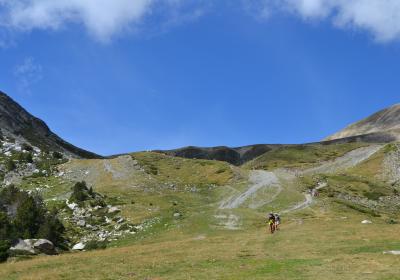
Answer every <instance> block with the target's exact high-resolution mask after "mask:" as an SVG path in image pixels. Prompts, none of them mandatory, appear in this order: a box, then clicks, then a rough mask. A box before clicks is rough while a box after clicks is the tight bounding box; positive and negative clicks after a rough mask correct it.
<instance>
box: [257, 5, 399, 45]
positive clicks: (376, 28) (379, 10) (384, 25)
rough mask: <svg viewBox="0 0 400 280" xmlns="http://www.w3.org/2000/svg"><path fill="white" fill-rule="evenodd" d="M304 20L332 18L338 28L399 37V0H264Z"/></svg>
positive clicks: (272, 7)
mask: <svg viewBox="0 0 400 280" xmlns="http://www.w3.org/2000/svg"><path fill="white" fill-rule="evenodd" d="M263 3H264V5H265V7H267V8H269V9H270V10H274V11H275V10H277V9H278V10H280V11H284V12H289V13H292V14H295V15H298V16H300V17H302V18H303V19H304V20H324V19H327V20H330V21H332V23H333V24H334V25H335V26H336V27H339V28H351V29H361V30H365V31H368V32H370V33H372V34H373V36H374V38H375V39H376V40H377V41H380V42H388V41H392V40H398V39H400V0H263Z"/></svg>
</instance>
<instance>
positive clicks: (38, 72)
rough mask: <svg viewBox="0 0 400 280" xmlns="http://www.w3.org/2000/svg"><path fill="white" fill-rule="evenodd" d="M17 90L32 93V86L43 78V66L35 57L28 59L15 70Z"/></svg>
mask: <svg viewBox="0 0 400 280" xmlns="http://www.w3.org/2000/svg"><path fill="white" fill-rule="evenodd" d="M14 76H15V77H16V79H17V83H18V84H17V88H18V90H19V91H21V92H24V93H28V94H29V93H31V86H32V85H33V84H35V83H37V82H39V81H40V80H41V79H42V78H43V70H42V66H41V65H40V64H39V63H37V62H36V61H35V59H34V58H33V57H27V58H25V59H24V61H23V62H22V63H21V64H18V65H17V66H15V68H14Z"/></svg>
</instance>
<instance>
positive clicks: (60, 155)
mask: <svg viewBox="0 0 400 280" xmlns="http://www.w3.org/2000/svg"><path fill="white" fill-rule="evenodd" d="M63 157H64V156H63V154H62V153H59V152H53V158H54V159H63Z"/></svg>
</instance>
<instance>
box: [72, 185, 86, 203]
mask: <svg viewBox="0 0 400 280" xmlns="http://www.w3.org/2000/svg"><path fill="white" fill-rule="evenodd" d="M89 197H90V196H89V190H88V188H87V185H86V182H85V181H82V182H77V183H76V184H75V185H74V186H73V187H72V194H71V198H70V200H71V201H74V202H82V201H85V200H87V199H88V198H89Z"/></svg>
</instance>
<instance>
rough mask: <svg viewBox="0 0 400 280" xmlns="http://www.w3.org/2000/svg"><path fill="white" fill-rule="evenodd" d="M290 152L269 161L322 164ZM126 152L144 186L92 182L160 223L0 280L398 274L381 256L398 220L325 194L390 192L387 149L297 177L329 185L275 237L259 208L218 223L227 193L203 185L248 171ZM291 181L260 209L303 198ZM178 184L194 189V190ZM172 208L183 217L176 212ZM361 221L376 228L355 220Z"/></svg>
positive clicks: (128, 209) (393, 241)
mask: <svg viewBox="0 0 400 280" xmlns="http://www.w3.org/2000/svg"><path fill="white" fill-rule="evenodd" d="M354 148H355V147H354V146H341V147H339V146H338V147H335V148H329V149H332V150H323V154H324V155H325V156H326V157H324V158H325V159H330V158H332V157H337V156H339V155H341V154H343V153H344V152H345V151H349V150H352V149H354ZM318 149H319V148H318ZM319 152H320V153H322V151H321V150H319ZM293 153H296V154H297V153H298V150H295V151H293V150H291V151H288V154H289V155H290V156H288V157H282V151H281V152H279V153H278V155H279V156H277V157H276V158H275V162H278V161H277V160H276V159H278V158H279V166H281V165H283V166H291V167H293V166H298V167H304V166H309V165H314V164H315V162H318V161H319V160H315V150H314V149H311V150H310V149H307V152H306V154H307V155H304V153H303V151H302V150H301V151H300V153H301V154H303V155H304V160H301V162H297V163H296V162H295V160H297V158H298V157H299V155H296V156H293ZM133 157H134V158H135V159H136V160H138V162H139V163H140V164H141V165H142V166H143V167H144V169H145V172H144V173H143V174H141V173H138V174H137V177H138V178H137V180H138V182H134V184H137V185H140V184H144V183H146V182H147V183H148V187H149V189H150V191H145V189H143V188H131V187H127V186H125V185H124V184H125V182H123V181H121V182H115V181H113V180H111V179H107V180H103V178H106V177H107V176H109V174H101V176H100V177H101V178H102V179H101V180H100V181H99V185H98V188H99V189H101V190H103V191H106V192H107V194H108V195H110V196H112V197H115V198H116V199H117V201H119V203H120V204H121V206H122V208H123V213H124V214H125V215H126V216H128V217H131V219H133V220H135V221H137V222H139V221H141V220H143V219H146V218H151V217H161V220H160V222H159V223H158V224H156V225H155V226H154V227H153V228H150V229H149V230H148V231H146V232H143V233H140V234H138V235H136V236H132V237H130V238H129V239H125V240H120V241H118V242H114V243H113V244H112V246H114V248H109V249H106V250H102V251H95V252H84V253H74V254H64V255H61V256H56V257H38V258H35V259H32V260H28V261H23V262H17V263H8V264H4V265H0V279H76V278H79V279H93V276H94V275H95V277H96V278H95V279H278V280H279V279H400V277H399V276H398V275H400V268H399V267H398V266H397V265H396V264H398V261H399V257H398V256H391V255H383V254H382V252H383V251H385V250H400V241H399V239H398V232H399V230H400V225H397V224H388V223H386V220H387V216H386V215H385V214H384V215H383V216H382V217H379V218H378V217H373V216H371V213H369V212H368V211H367V212H362V211H359V210H357V209H354V208H352V207H349V205H345V204H343V203H342V204H341V203H337V202H336V200H335V199H333V198H331V197H330V196H329V192H330V191H332V190H335V191H337V192H349V193H351V194H358V195H362V196H365V194H366V191H367V192H368V191H370V188H371V186H373V187H377V188H378V190H379V191H380V192H386V191H389V189H387V186H386V185H384V184H383V183H382V182H380V181H379V180H377V179H376V177H375V175H376V174H377V173H379V168H380V167H381V163H382V159H383V157H384V154H381V153H378V154H376V155H375V156H373V157H372V158H371V159H370V160H368V161H366V162H364V163H362V164H361V165H360V166H358V167H356V168H354V169H353V170H351V171H348V173H346V174H333V175H329V176H328V175H320V176H319V177H318V176H317V178H312V177H311V178H304V179H309V181H308V183H309V184H312V185H315V183H316V182H317V181H318V180H320V179H321V176H322V178H324V179H326V180H328V183H329V187H328V188H327V190H325V189H324V190H321V197H320V198H319V199H318V202H317V203H316V204H314V205H313V206H312V207H311V208H309V209H306V210H303V211H301V212H294V213H290V214H288V215H285V216H284V217H283V222H284V223H283V227H282V230H281V231H280V232H279V233H278V234H276V235H273V236H271V235H269V234H267V233H266V229H265V224H264V218H263V216H264V214H263V212H259V211H253V210H246V209H239V210H237V211H238V213H240V215H241V216H242V220H243V221H244V222H243V227H242V229H241V230H237V231H228V230H224V229H222V228H220V227H218V226H216V221H215V218H214V215H215V213H216V207H217V204H216V203H217V202H218V201H219V200H220V199H221V196H222V195H224V194H226V191H227V189H226V188H225V187H212V188H209V186H210V185H212V184H216V183H217V184H220V185H225V184H230V185H232V186H233V187H235V188H237V189H242V188H243V187H244V185H243V178H244V177H245V176H246V172H244V171H243V173H242V171H240V170H236V169H232V168H231V167H230V166H229V165H227V164H225V163H220V162H215V161H202V160H185V159H177V158H171V157H167V156H164V155H158V154H153V153H139V154H134V155H133ZM300 157H301V156H300ZM282 158H285V160H282ZM281 160H282V161H281ZM272 162H273V161H272ZM269 163H270V162H268V164H269ZM71 164H83V163H82V161H80V162H79V163H77V162H73V163H71ZM86 164H88V162H87V161H85V163H84V165H86ZM93 164H94V162H90V164H88V165H93ZM96 164H98V165H99V166H100V167H101V166H102V164H99V162H97V163H96ZM273 165H274V164H273ZM273 165H271V166H273ZM247 167H248V166H247ZM222 170H223V171H222ZM377 170H378V171H377ZM371 171H374V172H375V173H374V172H371ZM106 175H107V176H106ZM101 182H102V183H101ZM296 182H297V181H296ZM372 182H373V183H372ZM110 183H112V184H113V185H112V187H110V185H109V184H110ZM139 183H140V184H139ZM297 183H299V182H297ZM297 183H296V184H294V185H289V183H288V185H287V186H285V188H284V191H283V192H282V194H281V195H280V196H279V197H278V198H277V200H276V201H274V203H273V204H271V206H268V207H266V208H265V209H263V210H264V211H266V210H269V209H270V207H277V208H278V209H282V207H285V206H289V205H292V203H293V199H298V200H301V199H303V196H302V195H301V193H300V191H301V190H302V189H303V187H302V185H301V184H300V183H299V184H297ZM169 184H176V185H177V190H171V189H168V188H164V187H162V188H158V189H157V188H153V186H156V185H161V186H165V185H169ZM60 185H62V184H60ZM185 186H198V187H199V189H198V191H195V192H191V191H188V189H186V187H185ZM176 211H178V212H180V213H182V214H183V216H182V217H180V218H174V217H173V215H172V214H173V213H174V212H176ZM397 216H398V214H397ZM395 218H398V217H395ZM364 219H370V220H372V221H373V224H370V225H362V224H361V223H360V221H361V220H364Z"/></svg>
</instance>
